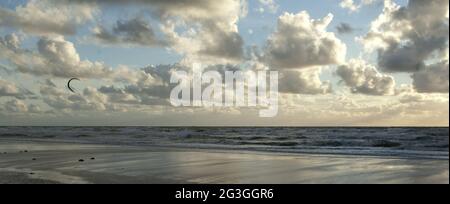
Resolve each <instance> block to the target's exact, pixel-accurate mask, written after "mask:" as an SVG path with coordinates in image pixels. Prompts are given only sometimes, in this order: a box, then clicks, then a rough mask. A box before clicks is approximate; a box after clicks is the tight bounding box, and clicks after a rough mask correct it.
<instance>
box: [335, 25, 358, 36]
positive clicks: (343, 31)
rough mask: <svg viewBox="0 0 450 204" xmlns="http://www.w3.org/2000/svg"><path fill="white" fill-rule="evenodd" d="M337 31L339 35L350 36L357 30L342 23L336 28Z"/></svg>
mask: <svg viewBox="0 0 450 204" xmlns="http://www.w3.org/2000/svg"><path fill="white" fill-rule="evenodd" d="M336 30H337V32H338V33H339V34H350V33H353V32H354V31H355V29H354V28H353V27H352V26H351V25H350V24H348V23H340V24H339V25H338V26H336Z"/></svg>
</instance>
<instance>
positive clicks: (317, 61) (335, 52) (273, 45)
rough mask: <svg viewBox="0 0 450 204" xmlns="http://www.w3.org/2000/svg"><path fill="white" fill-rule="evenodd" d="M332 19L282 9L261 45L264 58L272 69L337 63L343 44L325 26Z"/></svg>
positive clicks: (328, 16) (341, 59) (342, 55)
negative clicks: (313, 17)
mask: <svg viewBox="0 0 450 204" xmlns="http://www.w3.org/2000/svg"><path fill="white" fill-rule="evenodd" d="M332 19H333V15H332V14H328V15H327V16H326V17H324V18H323V19H318V20H314V19H311V18H310V16H309V14H308V12H306V11H302V12H300V13H298V14H290V13H285V14H283V15H282V16H280V17H279V19H278V27H277V30H276V31H275V33H273V34H272V35H271V36H270V37H269V39H268V41H267V45H266V48H265V51H264V52H265V56H264V60H265V62H266V63H267V64H268V65H269V66H270V67H271V68H275V69H299V68H305V67H311V66H320V65H329V64H338V63H341V62H343V61H344V60H345V55H346V50H347V47H346V45H345V44H344V43H342V42H341V41H340V40H339V39H338V38H336V36H335V35H334V33H332V32H327V31H326V28H327V26H328V25H329V24H330V22H331V21H332Z"/></svg>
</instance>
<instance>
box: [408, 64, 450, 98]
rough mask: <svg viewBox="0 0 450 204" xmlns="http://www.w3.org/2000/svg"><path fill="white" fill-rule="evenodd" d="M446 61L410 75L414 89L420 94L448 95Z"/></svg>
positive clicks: (447, 67) (447, 68)
mask: <svg viewBox="0 0 450 204" xmlns="http://www.w3.org/2000/svg"><path fill="white" fill-rule="evenodd" d="M448 70H449V66H448V60H446V61H443V62H439V63H436V64H432V65H429V66H427V67H426V68H425V69H423V70H421V71H419V72H416V73H414V74H413V75H412V78H413V85H414V88H415V89H416V90H417V91H418V92H420V93H448V91H449V89H448V87H449V81H448V77H449V72H448Z"/></svg>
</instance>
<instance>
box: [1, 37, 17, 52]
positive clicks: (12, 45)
mask: <svg viewBox="0 0 450 204" xmlns="http://www.w3.org/2000/svg"><path fill="white" fill-rule="evenodd" d="M20 44H21V40H20V38H19V36H17V35H16V34H15V33H12V34H7V35H5V37H3V38H2V37H0V46H3V47H4V48H5V49H6V48H7V49H11V50H18V49H19V48H20ZM0 52H1V51H0Z"/></svg>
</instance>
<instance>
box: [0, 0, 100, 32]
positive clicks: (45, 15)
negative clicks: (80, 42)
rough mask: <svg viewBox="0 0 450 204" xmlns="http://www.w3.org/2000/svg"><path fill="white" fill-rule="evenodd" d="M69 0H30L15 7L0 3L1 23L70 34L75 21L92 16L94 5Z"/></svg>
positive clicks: (15, 26)
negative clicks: (0, 5) (70, 2)
mask: <svg viewBox="0 0 450 204" xmlns="http://www.w3.org/2000/svg"><path fill="white" fill-rule="evenodd" d="M56 2H57V3H56ZM68 2H69V1H68V0H62V1H53V0H30V1H29V2H27V3H26V4H25V5H19V6H17V7H16V8H15V10H10V9H6V8H2V7H0V26H5V27H10V28H15V29H18V30H22V31H24V32H26V33H30V34H38V35H47V34H60V35H73V34H75V33H76V29H77V25H80V24H82V23H84V22H86V21H88V20H92V19H93V18H94V13H95V10H96V9H95V7H93V6H92V5H87V4H84V3H83V4H69V3H68Z"/></svg>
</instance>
